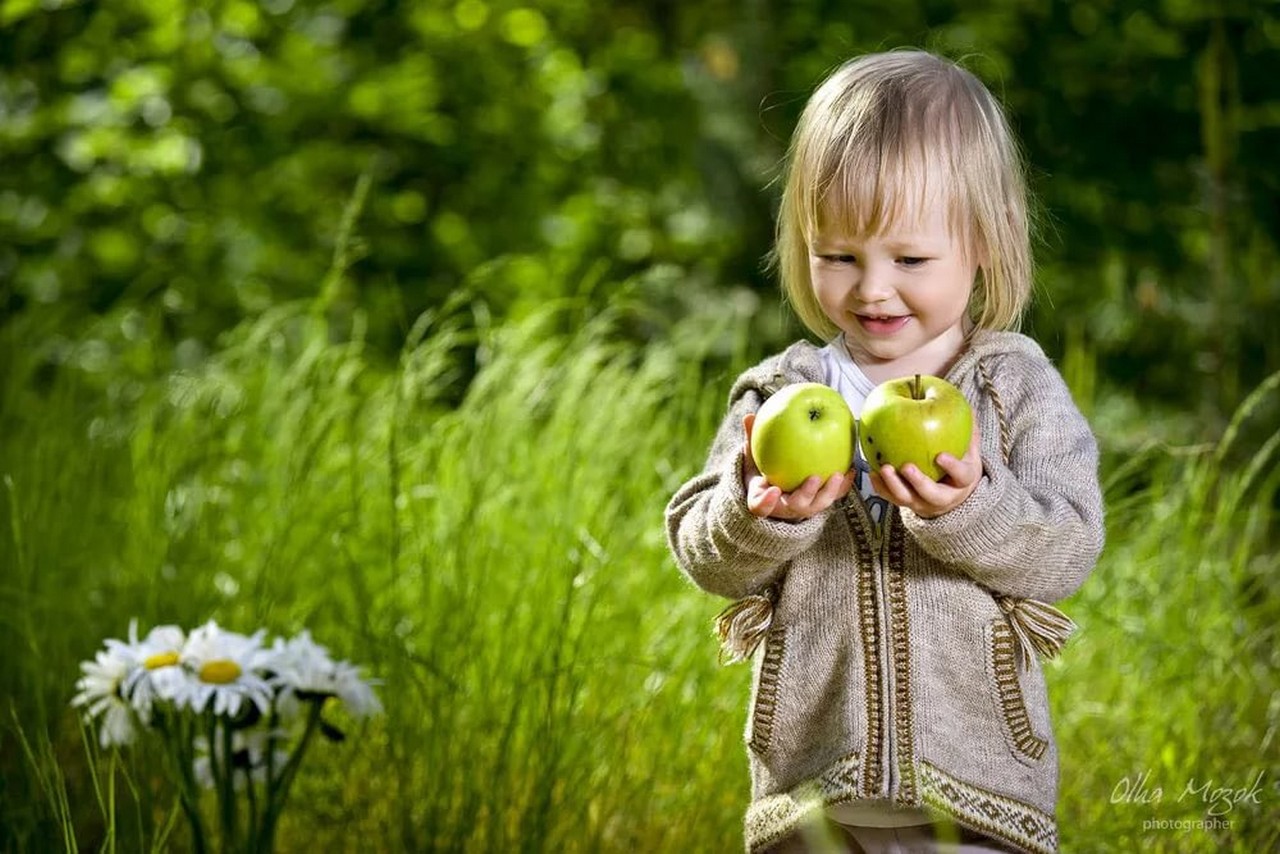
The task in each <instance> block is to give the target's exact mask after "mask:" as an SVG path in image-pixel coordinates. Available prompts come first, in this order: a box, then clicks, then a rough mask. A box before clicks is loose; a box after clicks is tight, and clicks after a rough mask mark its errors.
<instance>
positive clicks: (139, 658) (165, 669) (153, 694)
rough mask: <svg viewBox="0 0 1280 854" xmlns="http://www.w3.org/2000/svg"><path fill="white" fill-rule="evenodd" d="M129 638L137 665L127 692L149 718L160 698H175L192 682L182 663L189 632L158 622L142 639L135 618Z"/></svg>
mask: <svg viewBox="0 0 1280 854" xmlns="http://www.w3.org/2000/svg"><path fill="white" fill-rule="evenodd" d="M129 640H130V643H131V646H130V654H131V655H133V656H134V660H135V663H136V665H137V667H136V668H135V669H134V670H133V672H132V673H130V674H129V678H128V679H127V680H126V681H125V694H126V695H127V696H128V697H129V699H130V700H131V701H132V702H133V706H134V708H135V709H137V710H138V714H139V715H141V717H142V719H143V720H144V721H150V720H151V709H152V707H153V706H154V704H155V701H156V700H157V699H159V700H168V701H173V700H174V698H176V697H177V696H178V695H179V694H182V693H184V691H185V690H186V686H187V685H188V684H189V682H190V679H191V675H190V674H189V673H188V672H187V671H186V670H185V669H184V668H183V667H182V664H181V661H182V648H183V646H184V645H185V643H186V635H185V633H184V632H183V631H182V629H180V628H178V627H177V626H156V627H155V628H153V629H152V630H151V631H150V632H148V633H147V636H146V637H145V638H143V639H142V640H141V641H139V640H138V639H137V623H136V621H135V622H132V623H130V624H129Z"/></svg>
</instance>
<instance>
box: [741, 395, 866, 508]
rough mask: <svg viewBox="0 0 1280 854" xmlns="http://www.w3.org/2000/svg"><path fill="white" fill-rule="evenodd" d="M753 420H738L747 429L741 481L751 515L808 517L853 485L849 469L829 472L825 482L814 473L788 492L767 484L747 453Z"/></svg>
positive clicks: (852, 476)
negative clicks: (829, 474) (835, 472)
mask: <svg viewBox="0 0 1280 854" xmlns="http://www.w3.org/2000/svg"><path fill="white" fill-rule="evenodd" d="M755 422H756V416H755V415H754V414H749V415H747V416H745V417H744V418H743V419H742V426H743V428H744V429H745V430H746V432H747V441H746V442H745V443H743V446H742V456H743V464H742V480H743V485H744V486H745V487H746V489H747V509H749V510H750V511H751V512H752V514H754V515H756V516H759V517H761V518H766V517H768V518H773V519H788V520H790V521H793V522H794V521H800V520H803V519H808V518H810V517H812V516H817V515H818V514H819V513H821V512H822V511H823V510H826V509H827V508H828V507H830V506H831V505H832V504H835V503H836V502H837V501H839V500H840V499H841V498H843V497H844V496H845V495H847V494H848V493H849V490H850V489H852V488H853V483H854V472H853V471H847V472H845V473H844V474H833V475H832V476H831V477H829V478H827V482H826V483H823V482H822V478H820V477H818V476H817V475H816V474H815V475H814V476H813V477H810V478H809V479H808V480H806V481H805V482H804V483H802V484H800V485H799V486H797V487H796V488H795V489H794V490H792V491H791V492H783V491H782V490H781V489H779V488H778V487H776V486H774V485H773V484H771V483H769V481H767V480H765V477H764V475H762V474H761V473H760V469H759V468H757V467H756V461H755V459H754V458H753V457H752V456H751V427H752V425H753V424H755Z"/></svg>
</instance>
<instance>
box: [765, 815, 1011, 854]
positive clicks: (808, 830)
mask: <svg viewBox="0 0 1280 854" xmlns="http://www.w3.org/2000/svg"><path fill="white" fill-rule="evenodd" d="M1012 850H1013V849H1011V848H1008V847H1006V846H1005V845H1004V844H1003V843H1001V842H997V841H996V840H994V839H989V838H988V837H986V836H983V835H982V834H980V833H974V832H973V831H971V830H968V829H966V828H962V827H955V826H952V825H936V824H933V825H930V824H921V825H914V826H911V827H850V826H848V825H844V824H837V823H836V822H834V821H828V822H827V823H826V824H825V826H814V825H810V826H806V827H803V828H801V829H800V830H797V831H796V832H794V833H792V834H790V835H788V836H785V837H783V838H782V839H780V840H779V841H778V842H777V843H776V844H775V845H774V846H772V847H771V848H769V854H1006V852H1009V851H1012Z"/></svg>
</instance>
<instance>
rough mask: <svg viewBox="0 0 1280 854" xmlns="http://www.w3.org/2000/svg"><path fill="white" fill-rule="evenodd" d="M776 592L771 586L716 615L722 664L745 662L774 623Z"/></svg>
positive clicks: (745, 597) (740, 600)
mask: <svg viewBox="0 0 1280 854" xmlns="http://www.w3.org/2000/svg"><path fill="white" fill-rule="evenodd" d="M776 596H777V593H776V592H775V591H774V589H773V588H772V587H768V588H765V590H764V592H763V593H755V594H752V595H751V596H744V597H743V598H741V599H739V600H738V601H737V602H734V603H733V604H732V605H730V606H729V607H727V608H725V609H724V610H723V611H721V612H720V614H719V616H717V617H716V636H717V637H719V638H720V663H721V664H735V663H737V662H739V661H746V660H747V659H748V658H750V657H751V654H752V653H753V652H755V651H756V647H758V646H759V645H760V641H762V640H764V636H765V635H767V634H768V633H769V627H770V626H772V625H773V603H774V599H775V598H776Z"/></svg>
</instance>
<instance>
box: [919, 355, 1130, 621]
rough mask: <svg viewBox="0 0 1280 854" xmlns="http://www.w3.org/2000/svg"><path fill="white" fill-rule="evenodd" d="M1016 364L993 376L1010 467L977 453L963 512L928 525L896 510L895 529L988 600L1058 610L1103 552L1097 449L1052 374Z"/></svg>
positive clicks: (1045, 364)
mask: <svg viewBox="0 0 1280 854" xmlns="http://www.w3.org/2000/svg"><path fill="white" fill-rule="evenodd" d="M1022 358H1024V359H1026V362H1027V364H1020V365H1018V366H1017V367H1016V368H1014V369H1013V370H1008V371H1003V372H998V373H997V374H996V376H997V380H996V383H997V386H999V388H1000V394H1001V397H1002V399H1003V403H1004V406H1005V411H1006V414H1007V416H1008V417H1009V423H1008V429H1009V432H1010V449H1009V460H1008V462H1007V463H1006V462H1004V461H1003V460H1002V459H1001V457H1000V455H999V454H989V453H985V452H984V454H983V461H982V462H983V470H984V471H983V477H982V479H981V481H979V484H978V487H977V489H975V490H974V492H973V494H972V495H970V496H969V498H968V499H967V500H966V501H965V502H964V503H963V504H962V505H960V506H959V507H957V508H955V509H954V510H952V511H950V512H949V513H945V514H943V515H942V516H939V517H937V518H934V519H924V518H921V517H919V516H917V515H915V514H914V513H912V512H911V511H910V510H903V512H902V520H903V523H904V524H905V525H906V527H907V529H908V531H909V532H910V533H911V534H912V535H914V537H915V539H916V541H917V542H918V543H920V545H921V547H922V548H924V550H925V551H927V552H928V553H929V554H930V555H932V556H933V557H935V558H937V559H939V560H942V561H945V562H946V563H950V564H953V565H956V566H958V567H960V568H961V569H963V570H964V571H965V572H966V573H968V574H969V575H970V576H971V577H973V578H974V579H975V580H976V581H977V582H978V583H980V584H982V585H984V586H986V587H988V588H990V589H991V590H994V591H996V592H997V593H1003V594H1005V595H1008V596H1016V597H1024V598H1031V599H1038V600H1040V601H1043V602H1056V601H1058V600H1060V599H1065V598H1066V597H1068V596H1070V595H1071V594H1072V593H1074V592H1075V591H1076V590H1077V589H1078V588H1079V587H1080V585H1081V584H1083V583H1084V580H1085V578H1086V577H1087V576H1088V575H1089V573H1090V572H1091V571H1092V570H1093V567H1094V564H1095V563H1096V562H1097V559H1098V555H1099V554H1100V553H1101V551H1102V545H1103V540H1104V533H1105V532H1104V526H1103V502H1102V490H1101V487H1100V486H1099V484H1098V447H1097V442H1096V441H1095V439H1094V436H1093V432H1092V431H1091V430H1090V428H1089V424H1088V422H1087V421H1086V420H1085V418H1084V416H1083V415H1082V414H1081V413H1080V411H1079V410H1078V409H1077V408H1076V406H1075V403H1074V401H1073V400H1072V399H1071V392H1070V390H1069V389H1068V388H1067V385H1066V383H1065V382H1064V381H1063V380H1062V377H1061V375H1060V374H1059V373H1058V372H1057V370H1056V369H1055V368H1054V367H1053V365H1052V364H1051V363H1050V362H1049V361H1048V360H1047V359H1045V358H1043V357H1040V358H1037V359H1029V358H1026V357H1022ZM1009 378H1012V379H1009ZM993 426H994V425H993ZM989 438H993V439H994V440H995V441H994V447H999V437H998V436H995V437H986V436H984V445H985V446H986V447H988V448H990V447H992V443H990V442H988V441H987V440H988V439H989Z"/></svg>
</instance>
